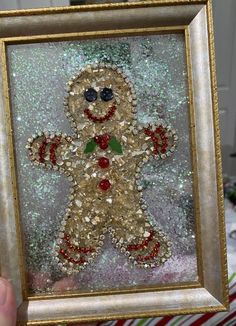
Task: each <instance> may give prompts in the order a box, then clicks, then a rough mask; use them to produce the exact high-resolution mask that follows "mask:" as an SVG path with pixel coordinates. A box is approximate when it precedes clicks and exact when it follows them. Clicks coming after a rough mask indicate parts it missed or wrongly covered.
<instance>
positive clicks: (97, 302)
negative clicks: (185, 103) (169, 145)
mask: <svg viewBox="0 0 236 326" xmlns="http://www.w3.org/2000/svg"><path fill="white" fill-rule="evenodd" d="M168 33H182V34H183V35H184V40H185V47H186V61H187V73H188V96H189V110H190V115H189V116H190V127H189V130H190V139H191V152H192V166H193V185H194V186H193V188H194V189H193V192H194V200H195V217H196V238H197V262H198V281H197V282H192V283H181V284H171V285H170V284H168V285H161V286H159V287H157V286H156V287H154V286H150V287H146V288H144V287H140V288H139V287H136V288H135V289H133V290H132V289H128V290H127V289H120V290H117V289H116V290H112V291H97V292H93V293H92V294H91V293H82V294H81V293H80V294H78V293H68V294H58V295H45V296H40V295H37V296H32V295H28V294H27V289H26V288H27V287H26V281H25V275H24V270H25V267H24V258H23V257H24V250H23V241H22V231H21V222H20V213H19V196H18V191H17V188H18V185H17V175H16V168H15V153H14V151H15V149H14V139H13V126H12V113H11V98H10V91H11V89H10V84H9V67H8V58H7V52H6V51H7V47H8V46H10V45H15V44H32V43H41V42H48V41H50V42H53V41H55V42H56V41H66V40H70V41H71V40H81V39H83V40H84V39H85V40H88V39H96V38H101V37H102V38H109V37H122V36H133V35H135V36H136V35H153V34H168ZM0 57H1V70H0V85H1V86H0V157H1V166H0V191H1V196H0V218H1V229H2V230H1V250H0V254H1V255H0V257H1V258H0V259H1V275H2V276H6V277H10V278H11V279H12V280H13V283H14V285H15V288H16V294H17V302H18V307H19V308H18V323H19V325H49V324H50V325H57V324H58V323H63V322H64V323H75V322H87V321H98V320H99V321H105V320H112V319H121V318H122V319H129V318H141V317H151V316H164V315H172V314H173V315H178V314H194V313H205V312H217V311H226V310H227V309H228V290H227V262H226V242H225V225H224V201H223V187H222V168H221V151H220V131H219V116H218V103H217V83H216V72H215V54H214V37H213V21H212V3H211V0H147V1H137V2H129V3H116V4H115V3H113V4H102V5H85V6H74V7H64V8H60V7H59V8H45V9H35V10H20V11H3V12H0ZM9 180H10V181H9Z"/></svg>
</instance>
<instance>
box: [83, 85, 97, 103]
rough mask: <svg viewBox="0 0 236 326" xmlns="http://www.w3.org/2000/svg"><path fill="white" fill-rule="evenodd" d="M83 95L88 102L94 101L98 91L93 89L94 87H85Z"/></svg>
mask: <svg viewBox="0 0 236 326" xmlns="http://www.w3.org/2000/svg"><path fill="white" fill-rule="evenodd" d="M84 97H85V98H86V100H87V101H88V102H94V101H96V99H97V97H98V93H97V92H96V91H95V89H94V88H92V87H91V88H88V89H86V91H85V92H84Z"/></svg>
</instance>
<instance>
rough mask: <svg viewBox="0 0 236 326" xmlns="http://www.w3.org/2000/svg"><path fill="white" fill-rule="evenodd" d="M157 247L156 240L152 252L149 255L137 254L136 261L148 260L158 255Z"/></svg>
mask: <svg viewBox="0 0 236 326" xmlns="http://www.w3.org/2000/svg"><path fill="white" fill-rule="evenodd" d="M159 248H160V243H159V242H157V243H156V244H155V246H154V248H153V250H152V252H151V253H150V254H149V255H147V256H141V255H139V256H138V257H137V260H138V261H147V260H150V259H153V258H155V257H156V256H157V255H158V253H159Z"/></svg>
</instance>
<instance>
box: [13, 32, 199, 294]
mask: <svg viewBox="0 0 236 326" xmlns="http://www.w3.org/2000/svg"><path fill="white" fill-rule="evenodd" d="M8 62H9V71H10V87H11V101H12V114H13V128H14V141H15V150H16V166H17V172H18V188H19V198H20V216H21V224H22V232H23V234H24V248H25V257H26V275H27V279H28V287H29V292H30V293H31V294H35V293H51V292H58V291H68V290H71V289H72V290H77V291H79V292H90V291H97V290H108V289H109V290H112V289H121V288H122V289H123V288H126V289H127V288H135V287H137V286H138V287H140V286H141V287H148V286H154V285H156V286H157V285H163V284H164V285H167V284H172V283H176V284H181V283H183V282H194V281H196V280H197V278H198V276H197V259H196V247H195V228H194V224H195V222H194V220H195V219H194V204H193V183H192V166H191V144H190V135H189V107H188V96H187V93H188V84H187V67H186V55H185V41H184V36H183V35H182V34H169V35H168V34H165V35H152V36H132V37H119V38H110V39H107V38H106V39H99V40H96V39H93V40H83V41H73V42H70V41H66V42H53V43H35V44H20V45H10V46H8ZM97 63H105V64H111V65H112V67H111V68H109V67H106V66H105V67H102V66H99V67H97V68H96V67H93V66H90V67H87V65H88V64H90V65H91V64H95V65H96V64H97ZM85 67H87V68H86V69H87V70H86V71H82V72H81V69H83V68H85ZM117 67H118V68H119V69H120V70H121V71H120V70H119V69H118V71H117V70H116V68H117ZM121 72H123V75H121V74H120V73H121ZM73 76H75V78H74V79H71V78H72V77H73ZM76 76H78V77H76ZM122 76H123V77H122ZM125 76H127V77H125ZM121 77H122V78H123V79H122V78H121ZM77 78H78V79H77ZM124 78H125V79H124ZM69 80H71V83H70V85H71V86H70V87H72V88H73V89H72V90H70V92H71V94H70V95H69V110H70V113H71V114H72V117H71V115H70V114H68V112H67V115H66V114H65V112H64V108H63V102H64V98H65V96H67V95H68V93H67V91H66V90H65V86H66V83H67V82H68V81H69ZM132 85H133V86H132ZM134 91H135V93H136V95H134ZM135 96H136V97H137V100H136V99H135ZM136 102H137V113H135V111H136V110H135V105H136ZM132 111H133V112H134V113H135V116H134V117H132ZM72 118H73V119H74V122H73V121H72ZM99 118H100V119H102V120H101V121H99ZM96 119H98V120H96ZM136 119H137V127H136V124H135V121H136ZM164 121H166V122H167V123H166V124H165V122H164ZM71 122H72V124H71ZM155 123H157V125H156V126H155V127H153V128H152V126H154V124H155ZM73 124H74V127H75V128H77V133H75V132H74V131H73V130H72V125H73ZM148 124H149V125H148ZM169 125H170V126H171V129H170V131H168V128H169V127H168V126H169ZM134 126H135V128H134ZM158 126H159V127H158ZM158 128H159V129H158ZM157 129H158V130H157ZM174 130H176V134H177V135H178V139H179V140H178V141H177V148H176V150H175V151H174V153H173V155H172V154H171V151H170V149H171V146H172V145H173V144H174V142H175V141H176V138H177V137H175V136H174ZM41 131H44V132H45V138H43V137H44V136H37V133H40V132H41ZM48 131H54V132H56V133H58V136H55V135H52V136H51V138H50V136H49V135H48V134H47V132H48ZM60 132H63V133H67V134H68V135H70V136H71V138H72V140H73V142H72V143H71V140H70V139H69V138H68V139H67V140H65V139H64V138H63V137H62V136H61V135H60V134H59V133H60ZM32 135H33V136H32ZM107 136H108V138H106V137H107ZM32 137H33V138H36V139H38V140H36V141H34V142H33V143H32V142H31V145H32V144H33V145H32V147H31V150H32V151H33V152H34V155H36V154H37V155H38V156H37V155H36V156H37V158H36V160H38V161H39V162H40V163H41V165H42V164H44V163H45V162H46V163H48V165H50V166H54V169H55V171H54V170H53V169H49V170H48V169H44V168H43V167H42V166H41V165H40V166H34V165H33V164H32V162H30V159H29V155H28V154H29V153H28V152H29V149H26V148H25V146H26V144H27V140H28V138H32ZM61 137H62V138H61ZM94 137H95V138H94ZM96 137H97V138H96ZM99 137H100V138H99ZM145 137H146V138H145ZM105 138H106V139H105ZM43 139H44V140H43ZM31 140H32V139H31ZM66 142H68V143H69V145H68V146H69V147H68V148H67V144H66ZM52 144H54V145H53V146H52ZM61 145H62V147H63V146H65V147H63V148H64V149H65V148H66V150H65V151H64V149H62V150H61V147H60V146H61ZM34 146H36V147H34ZM172 147H173V148H174V145H173V146H172ZM36 149H37V153H36V152H35V150H36ZM68 151H69V152H68ZM35 153H36V154H35ZM68 153H69V154H68ZM67 154H68V155H67ZM152 154H154V156H153V155H152ZM159 154H160V155H162V158H163V159H161V158H160V159H157V158H158V157H159ZM166 154H167V156H166ZM169 154H170V156H169ZM63 155H64V156H63ZM66 155H67V156H66ZM59 156H60V157H59ZM146 157H148V159H146ZM149 157H150V159H149ZM164 158H165V159H164ZM142 163H144V164H143V165H142ZM63 166H65V169H64V170H63V169H61V171H62V173H59V172H58V171H56V168H62V167H63ZM63 171H66V174H67V175H68V176H67V177H66V176H65V173H63ZM137 174H140V178H139V175H138V176H137ZM71 175H72V177H71ZM75 179H76V180H77V184H76V185H74V186H73V184H72V183H73V182H74V181H75ZM104 180H105V181H104ZM101 181H103V183H102V184H101ZM72 186H73V187H74V188H73V189H74V190H73V194H70V192H71V189H70V188H71V187H72ZM68 205H69V206H68ZM68 208H69V210H67V209H68ZM66 212H67V213H66ZM68 212H69V213H68ZM65 216H67V217H65ZM61 222H62V226H61ZM61 227H62V229H63V228H65V231H63V230H62V231H60V228H61ZM106 228H108V229H109V228H112V229H113V230H114V234H113V236H114V237H115V240H116V241H118V242H119V243H118V244H117V246H118V248H115V243H114V242H115V240H113V242H112V236H111V235H109V232H107V231H106ZM160 230H162V231H163V232H164V236H163V235H161V234H160ZM111 233H112V232H111ZM103 235H104V237H103ZM67 236H68V237H67ZM58 237H59V239H58ZM98 237H99V239H98ZM165 237H166V239H165ZM103 238H104V239H103ZM103 241H104V244H102V243H103ZM167 241H169V242H170V243H171V245H170V246H171V252H172V256H171V257H169V256H170V255H169V249H168V245H167ZM56 242H58V244H56ZM169 242H168V243H169ZM158 243H159V244H158ZM100 246H101V249H100V251H99V252H98V255H97V257H95V258H94V259H93V258H92V257H93V253H94V254H95V253H96V251H97V250H98V248H99V247H100ZM120 247H121V248H124V249H120ZM55 248H56V249H55ZM55 250H56V251H57V252H58V251H59V254H58V256H57V257H55V255H54V254H55ZM125 252H126V253H125ZM129 255H130V256H131V258H130V259H129V257H128V256H129ZM132 257H133V258H134V259H133V258H132ZM58 258H59V262H58ZM90 260H92V263H91V264H89V265H88V266H84V265H83V264H84V262H86V263H87V262H89V263H90ZM133 260H134V262H133ZM165 260H166V261H165ZM135 263H137V265H138V266H137V265H135ZM159 263H164V264H162V265H161V266H159V267H156V265H159ZM139 265H140V266H139ZM149 265H151V267H150V266H149ZM81 266H84V267H85V268H84V269H83V270H80V269H81ZM66 270H67V271H66ZM68 271H69V274H68ZM70 271H71V272H72V274H70Z"/></svg>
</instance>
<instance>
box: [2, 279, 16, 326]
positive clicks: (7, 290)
mask: <svg viewBox="0 0 236 326" xmlns="http://www.w3.org/2000/svg"><path fill="white" fill-rule="evenodd" d="M15 325H16V301H15V294H14V290H13V287H12V285H11V283H10V282H9V281H7V280H6V279H4V278H2V277H0V326H15Z"/></svg>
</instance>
